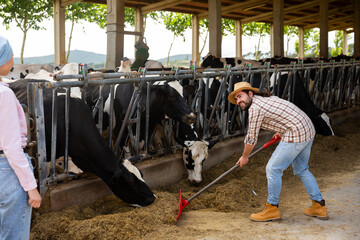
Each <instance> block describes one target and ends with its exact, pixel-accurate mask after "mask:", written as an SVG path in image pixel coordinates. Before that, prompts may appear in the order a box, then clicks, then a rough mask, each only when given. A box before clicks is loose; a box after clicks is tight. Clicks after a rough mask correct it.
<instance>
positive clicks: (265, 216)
mask: <svg viewBox="0 0 360 240" xmlns="http://www.w3.org/2000/svg"><path fill="white" fill-rule="evenodd" d="M250 220H251V221H254V222H268V221H280V220H281V217H280V211H279V208H278V207H277V206H273V205H271V204H270V203H268V202H266V205H265V208H264V209H263V210H262V211H261V212H259V213H257V214H251V216H250Z"/></svg>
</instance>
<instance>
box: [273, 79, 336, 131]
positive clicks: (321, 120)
mask: <svg viewBox="0 0 360 240" xmlns="http://www.w3.org/2000/svg"><path fill="white" fill-rule="evenodd" d="M287 78H288V76H287V74H283V75H281V77H280V79H279V82H278V84H279V86H280V88H279V91H278V93H277V95H278V96H279V97H281V96H283V93H284V89H285V85H286V81H287ZM293 83H294V81H293ZM277 86H278V85H276V86H275V88H277ZM293 89H295V91H293V92H292V94H293V96H292V98H291V99H290V100H291V102H293V103H294V104H295V105H296V106H298V107H299V108H300V109H301V110H302V111H304V112H305V113H306V114H307V115H308V116H309V118H310V119H311V121H312V123H313V124H314V127H315V130H316V133H317V134H321V135H325V136H330V135H334V131H333V130H332V127H331V122H330V119H329V117H328V116H327V114H326V113H325V112H323V111H321V110H320V109H319V108H317V107H316V106H315V105H314V103H313V101H312V100H311V98H310V96H309V94H308V92H306V90H305V87H304V84H303V82H302V80H301V78H300V75H299V73H298V72H297V73H296V81H295V87H294V88H293Z"/></svg>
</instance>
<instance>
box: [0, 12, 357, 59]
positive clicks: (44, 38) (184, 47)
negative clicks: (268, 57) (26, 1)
mask: <svg viewBox="0 0 360 240" xmlns="http://www.w3.org/2000/svg"><path fill="white" fill-rule="evenodd" d="M41 26H43V27H45V28H46V30H39V31H36V30H32V29H31V30H29V32H28V34H27V39H26V43H25V51H24V57H37V56H46V55H51V54H53V53H54V33H53V31H54V27H53V20H45V21H43V23H42V24H41ZM125 30H127V31H133V29H131V28H126V29H125ZM65 32H66V44H65V47H66V50H67V44H68V37H69V36H68V34H69V32H70V22H67V23H66V25H65ZM334 34H335V33H334V32H330V33H329V39H330V40H329V46H333V45H334V44H333V43H332V41H333V40H332V39H333V36H334ZM0 35H1V36H4V37H6V38H8V39H9V41H10V44H11V45H12V48H13V51H14V57H20V51H21V44H22V38H23V33H22V32H21V30H20V29H19V28H17V27H16V26H15V24H12V25H10V30H6V28H5V27H4V26H3V25H0ZM134 39H135V37H134V36H132V35H125V43H124V56H126V57H129V58H134V42H135V40H134ZM145 39H146V42H147V45H148V46H149V48H150V49H149V54H150V56H149V59H160V58H165V57H167V55H168V51H169V47H170V44H171V42H172V40H173V34H172V32H170V31H168V30H166V29H165V26H164V25H162V24H160V23H155V22H154V21H153V20H151V19H147V26H146V30H145ZM185 39H186V41H183V38H182V37H178V38H176V39H175V42H174V45H173V47H172V50H171V53H170V55H175V54H191V30H188V31H187V32H186V34H185ZM295 40H296V38H293V39H292V41H291V43H290V49H294V42H295ZM351 42H353V40H350V41H348V43H351ZM208 43H209V41H208V40H207V44H206V46H205V48H204V51H203V52H202V56H204V55H206V54H207V53H208V49H209V46H208ZM255 43H257V38H255V37H253V38H250V37H246V36H243V55H244V54H246V53H247V52H254V49H255ZM202 45H203V43H202V40H201V39H200V49H201V47H202ZM71 50H83V51H91V52H95V53H101V54H106V30H104V29H100V27H98V26H97V25H96V24H94V23H87V22H84V23H82V24H81V23H79V24H76V25H75V29H74V32H73V36H72V42H71ZM260 50H261V51H262V52H268V51H270V38H269V37H265V38H264V39H263V41H262V42H261V48H260ZM290 52H295V51H294V50H292V51H290ZM234 56H235V36H231V35H228V36H224V37H223V39H222V57H234Z"/></svg>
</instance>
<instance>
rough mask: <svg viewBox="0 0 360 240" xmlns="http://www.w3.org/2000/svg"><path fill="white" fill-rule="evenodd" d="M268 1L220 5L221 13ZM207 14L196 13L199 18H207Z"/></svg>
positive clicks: (253, 0) (258, 0) (251, 6)
mask: <svg viewBox="0 0 360 240" xmlns="http://www.w3.org/2000/svg"><path fill="white" fill-rule="evenodd" d="M266 2H269V0H249V1H246V2H241V3H236V4H232V5H229V6H226V7H222V8H221V15H223V14H225V13H228V12H232V11H235V10H236V9H245V8H253V7H256V6H258V5H262V4H263V3H266ZM208 16H209V13H208V12H203V13H200V14H198V17H199V18H200V19H203V18H207V17H208Z"/></svg>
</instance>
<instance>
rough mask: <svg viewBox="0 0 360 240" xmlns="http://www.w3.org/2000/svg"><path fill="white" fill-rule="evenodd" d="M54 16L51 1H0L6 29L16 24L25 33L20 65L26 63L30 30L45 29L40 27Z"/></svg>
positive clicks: (0, 12) (0, 9) (1, 15)
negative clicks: (27, 40)
mask: <svg viewBox="0 0 360 240" xmlns="http://www.w3.org/2000/svg"><path fill="white" fill-rule="evenodd" d="M51 16H52V1H49V0H37V1H30V0H16V1H7V0H0V17H1V18H2V19H3V24H4V25H5V27H6V29H10V23H12V22H15V23H16V27H18V28H20V29H21V31H22V32H23V39H22V44H21V52H20V63H21V64H23V63H24V50H25V42H26V36H27V33H28V31H29V30H30V29H34V30H41V29H45V28H44V27H41V26H40V23H41V22H42V21H43V20H44V19H49V18H50V17H51Z"/></svg>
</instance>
